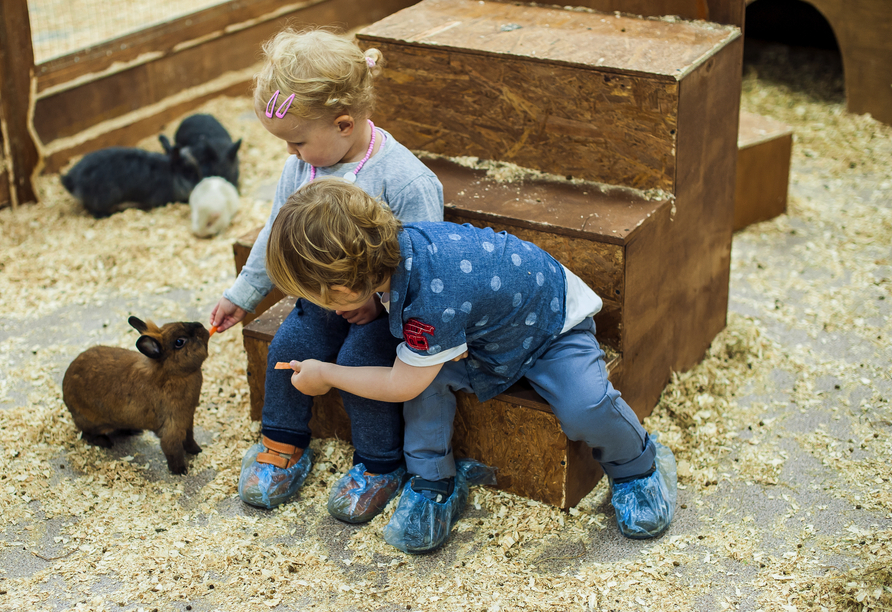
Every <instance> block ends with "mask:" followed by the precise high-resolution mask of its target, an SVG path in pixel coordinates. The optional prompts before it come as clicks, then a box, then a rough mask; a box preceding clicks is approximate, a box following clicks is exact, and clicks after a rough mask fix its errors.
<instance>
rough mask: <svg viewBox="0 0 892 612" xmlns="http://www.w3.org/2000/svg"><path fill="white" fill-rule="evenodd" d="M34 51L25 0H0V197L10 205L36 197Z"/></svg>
mask: <svg viewBox="0 0 892 612" xmlns="http://www.w3.org/2000/svg"><path fill="white" fill-rule="evenodd" d="M33 70H34V53H33V50H32V48H31V22H30V18H29V16H28V2H27V0H3V2H0V137H2V151H3V157H4V158H5V161H6V163H5V165H4V174H6V186H7V187H6V191H5V192H4V194H3V196H0V201H3V200H6V201H9V202H10V203H11V205H12V206H13V207H15V206H17V205H18V204H21V203H25V202H33V201H35V200H36V199H37V196H36V192H35V189H34V184H33V182H32V177H33V175H34V174H35V172H36V171H38V170H39V166H40V161H41V160H40V154H39V152H38V150H37V147H36V145H35V144H34V140H33V138H32V136H31V133H30V131H29V130H28V126H29V124H30V123H31V115H32V113H31V75H32V72H33Z"/></svg>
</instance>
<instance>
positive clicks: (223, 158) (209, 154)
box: [158, 113, 242, 187]
mask: <svg viewBox="0 0 892 612" xmlns="http://www.w3.org/2000/svg"><path fill="white" fill-rule="evenodd" d="M158 140H159V141H161V146H162V147H164V150H165V151H167V152H168V154H172V153H174V152H175V151H177V150H179V151H185V150H187V149H188V151H189V152H190V153H191V154H192V155H193V156H194V157H195V159H196V160H197V161H198V164H199V167H200V168H201V174H202V176H203V177H208V176H221V177H223V178H224V179H226V180H227V181H229V182H230V183H232V185H233V186H235V187H238V177H239V169H238V150H239V147H240V146H241V144H242V140H241V139H238V140H237V141H236V142H233V141H232V137H231V136H230V135H229V132H227V131H226V128H224V127H223V125H222V124H221V123H220V122H219V121H217V119H215V118H214V117H213V115H207V114H202V113H199V114H196V115H190V116H188V117H186V118H185V119H183V121H182V123H180V126H179V127H178V128H177V131H176V134H174V137H173V140H174V143H173V146H171V144H170V141H169V140H168V139H167V137H166V136H164V135H163V134H162V135H160V136H158Z"/></svg>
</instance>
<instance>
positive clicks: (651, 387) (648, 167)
mask: <svg viewBox="0 0 892 612" xmlns="http://www.w3.org/2000/svg"><path fill="white" fill-rule="evenodd" d="M357 37H358V39H359V42H360V45H361V46H364V47H375V48H378V49H380V50H381V51H382V52H383V54H384V57H385V59H386V61H387V66H386V68H385V70H384V72H383V73H382V74H381V76H380V77H379V78H378V79H377V81H376V87H377V90H378V99H379V101H378V106H377V110H376V116H375V121H376V123H378V124H379V125H381V126H383V127H385V128H386V129H388V130H390V131H391V132H392V133H393V135H394V136H395V137H396V138H397V139H398V140H399V141H400V142H402V143H403V144H405V145H406V146H407V147H409V148H410V149H413V150H423V151H427V152H430V153H434V154H439V155H442V156H448V157H452V158H459V157H465V156H474V157H478V158H482V159H486V160H498V161H502V162H511V163H514V164H517V165H519V166H522V167H525V168H531V169H535V170H539V171H542V172H545V173H549V174H552V175H557V176H558V177H572V178H573V179H584V180H587V181H592V182H596V183H600V184H603V185H609V186H619V187H622V188H626V189H630V190H634V191H636V192H637V194H636V195H633V196H632V200H633V201H636V202H637V203H636V204H631V205H630V206H631V207H632V208H633V209H634V208H635V207H636V206H638V207H641V209H640V210H641V211H644V206H645V205H644V204H642V202H646V201H648V200H649V199H651V198H656V200H655V202H661V203H663V204H665V205H664V206H658V205H657V203H654V205H653V207H652V210H650V211H644V213H643V214H637V213H636V214H632V215H630V216H628V217H623V216H614V217H609V215H608V216H606V217H605V216H604V215H606V214H607V212H606V211H607V210H610V211H611V213H616V211H618V210H620V209H621V206H618V205H608V203H606V202H604V201H603V199H602V198H601V197H600V196H599V195H598V193H599V192H600V191H603V189H602V188H599V187H598V186H597V185H595V186H592V185H591V184H590V185H589V188H588V189H587V190H585V189H581V190H580V191H579V193H578V195H579V198H580V199H578V200H574V201H573V203H572V205H567V204H565V202H563V201H562V200H561V198H562V197H563V196H557V195H556V196H555V197H554V198H553V199H552V200H550V201H549V202H548V204H547V206H546V205H544V204H543V203H542V202H537V201H536V197H538V196H536V197H528V196H531V193H532V192H529V190H528V183H527V182H524V183H523V184H522V185H519V186H518V188H517V193H516V194H514V196H513V197H507V195H506V194H503V196H504V197H502V196H499V195H498V194H496V195H493V194H494V193H496V191H495V187H494V186H493V185H492V184H487V185H484V184H482V183H481V187H480V189H476V191H474V193H473V195H469V194H471V192H470V191H469V189H468V184H467V183H466V182H465V181H466V179H465V178H462V176H461V172H460V171H457V172H458V174H457V178H456V179H455V180H452V179H450V177H449V176H448V173H447V174H442V173H441V172H442V168H441V167H438V168H437V169H436V172H437V173H438V175H440V179H441V180H442V181H443V182H444V189H445V194H446V203H447V207H448V210H447V218H449V219H450V220H457V221H458V220H460V221H470V222H474V223H485V224H487V225H494V226H497V227H499V228H505V229H508V228H510V229H511V231H515V232H516V231H521V230H524V229H533V228H530V224H533V225H536V226H537V227H538V228H544V229H546V230H547V231H548V232H551V231H552V230H554V231H553V232H552V234H554V236H553V237H552V238H549V239H548V240H545V239H544V236H543V235H542V234H540V236H539V238H536V239H534V241H535V242H538V243H539V244H540V245H542V246H544V247H545V248H546V249H548V250H550V251H558V252H556V253H555V254H556V255H559V253H564V254H565V255H560V256H559V257H558V258H559V259H561V260H562V261H564V262H565V263H566V262H567V261H570V259H571V258H575V259H576V260H578V261H579V262H580V264H583V260H584V259H586V258H589V259H590V261H587V262H584V266H589V267H590V269H589V270H585V269H581V268H576V267H574V265H568V267H570V268H571V269H573V270H574V271H575V272H576V273H577V274H580V276H582V278H583V279H585V280H586V281H588V282H592V283H593V286H594V287H595V288H596V289H598V290H599V292H600V293H601V296H602V297H603V298H605V300H606V306H607V308H606V309H605V313H603V314H602V315H601V317H600V319H599V320H598V323H599V331H600V332H601V333H602V334H616V335H618V338H617V340H618V345H617V349H618V350H620V351H621V353H622V356H623V371H624V375H623V380H621V381H618V384H617V387H618V388H619V389H620V390H621V391H622V393H623V395H624V397H625V398H626V400H627V401H628V402H629V404H630V405H631V406H632V407H633V408H634V409H635V411H636V413H638V415H639V416H642V417H643V416H646V415H647V414H649V413H650V411H651V410H652V409H653V406H654V405H655V404H656V402H657V401H658V399H659V395H660V393H661V392H662V389H663V388H664V386H665V384H666V382H668V380H669V377H670V375H671V372H673V371H683V370H686V369H688V368H690V367H692V366H693V365H695V364H696V363H697V362H698V361H699V360H700V359H701V358H702V356H703V355H704V353H705V351H706V349H707V348H708V346H709V344H710V343H711V342H712V340H713V338H714V337H715V335H716V334H717V333H718V332H719V331H720V330H721V329H722V328H723V327H724V325H725V316H726V312H727V304H728V282H729V278H730V262H731V235H732V223H733V213H734V182H735V167H736V161H737V131H738V111H739V104H740V82H741V77H740V75H741V64H742V50H743V44H742V43H743V39H742V37H741V35H740V30H739V28H737V27H734V26H722V25H718V24H714V23H703V22H686V21H681V20H673V21H670V20H656V19H643V18H636V17H632V16H623V15H614V14H612V13H611V14H606V13H598V12H595V11H579V10H567V9H562V8H557V7H543V6H532V5H526V4H509V3H501V2H485V1H483V2H481V1H477V0H423V1H422V2H419V3H418V4H415V5H413V6H411V7H408V8H406V9H403V10H402V11H399V12H397V13H394V14H392V15H390V16H388V17H386V18H385V19H383V20H381V21H379V22H376V23H374V24H372V25H371V26H368V27H367V28H364V29H363V30H361V31H360V32H359V33H358V35H357ZM493 183H494V182H493ZM603 185H602V187H603ZM586 195H587V196H588V198H589V200H590V201H589V202H588V203H586V202H585V201H584V197H583V196H586ZM515 198H517V199H515ZM539 199H540V200H541V198H539ZM537 204H538V205H542V206H540V208H548V209H549V210H551V211H560V210H562V209H566V210H569V209H570V208H572V209H573V210H574V211H575V213H574V214H576V215H577V217H576V218H575V224H574V223H571V219H570V218H569V214H568V215H567V218H566V219H564V220H563V221H561V222H557V223H555V222H552V221H549V220H548V219H547V217H548V214H552V213H546V214H543V215H539V216H538V217H537V216H536V215H537V213H536V210H535V209H536V206H535V205H537ZM605 206H606V207H607V208H604V207H605ZM568 207H569V208H568ZM639 212H640V211H639ZM530 215H533V216H530ZM595 221H597V223H598V227H597V229H596V230H594V229H593V227H594V226H593V223H594V222H595ZM556 226H557V227H556ZM522 235H523V234H522ZM557 236H560V237H557ZM524 237H526V236H525V235H524ZM580 241H581V242H580ZM582 251H585V253H584V254H583V253H582ZM598 266H601V267H602V268H604V269H607V268H611V270H612V272H611V274H612V275H613V276H612V277H611V278H610V279H609V280H608V278H607V277H604V278H601V277H600V272H596V271H595V270H596V268H597V267H598ZM595 277H597V278H595ZM609 325H613V326H614V327H615V328H616V329H615V331H607V330H606V329H605V327H606V326H609ZM605 337H606V336H605Z"/></svg>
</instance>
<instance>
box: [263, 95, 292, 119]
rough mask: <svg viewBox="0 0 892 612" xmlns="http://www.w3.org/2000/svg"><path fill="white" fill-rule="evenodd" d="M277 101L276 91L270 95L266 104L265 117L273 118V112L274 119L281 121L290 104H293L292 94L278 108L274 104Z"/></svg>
mask: <svg viewBox="0 0 892 612" xmlns="http://www.w3.org/2000/svg"><path fill="white" fill-rule="evenodd" d="M278 99H279V90H278V89H277V90H276V93H274V94H273V95H272V97H271V98H270V99H269V102H267V103H266V116H267V118H268V119H272V118H273V114H274V111H275V115H276V117H278V118H279V119H282V118H283V117H284V116H285V113H287V112H288V109H289V108H291V103H292V102H294V94H291V95H290V96H288V97H287V98H285V101H284V102H282V104H280V105H279V108H276V102H277V101H278Z"/></svg>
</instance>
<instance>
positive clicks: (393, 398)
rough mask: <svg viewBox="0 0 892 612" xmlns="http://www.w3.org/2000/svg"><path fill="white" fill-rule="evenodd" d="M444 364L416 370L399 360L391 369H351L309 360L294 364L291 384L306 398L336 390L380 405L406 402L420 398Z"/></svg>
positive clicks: (368, 367) (293, 362) (370, 367)
mask: <svg viewBox="0 0 892 612" xmlns="http://www.w3.org/2000/svg"><path fill="white" fill-rule="evenodd" d="M442 367H443V364H442V363H438V364H436V365H431V366H424V367H416V366H410V365H407V364H405V363H403V362H402V361H400V360H399V359H396V360H395V361H394V362H393V366H392V367H389V368H388V367H373V366H366V367H356V368H351V367H347V366H341V365H337V364H334V363H327V362H323V361H316V360H315V359H307V360H305V361H292V362H291V368H292V369H293V370H294V374H292V375H291V384H292V385H294V387H295V388H296V389H297V390H298V391H300V392H301V393H303V394H305V395H322V394H324V393H327V392H328V391H329V389H331V388H332V387H334V388H335V389H340V390H342V391H346V392H347V393H352V394H353V395H358V396H359V397H365V398H368V399H372V400H377V401H380V402H393V403H399V402H405V401H408V400H410V399H414V398H415V397H418V396H419V395H421V392H422V391H424V390H425V389H427V388H428V386H429V385H430V384H431V383H432V382H433V381H434V378H436V376H437V374H439V372H440V369H442Z"/></svg>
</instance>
